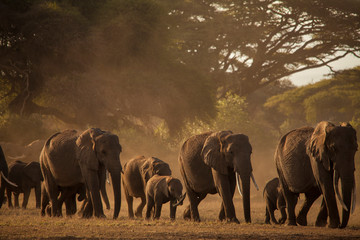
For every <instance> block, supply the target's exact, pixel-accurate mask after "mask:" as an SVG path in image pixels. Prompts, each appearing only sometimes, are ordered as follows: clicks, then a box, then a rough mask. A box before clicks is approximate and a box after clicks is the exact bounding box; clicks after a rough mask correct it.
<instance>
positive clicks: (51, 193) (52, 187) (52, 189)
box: [42, 169, 62, 217]
mask: <svg viewBox="0 0 360 240" xmlns="http://www.w3.org/2000/svg"><path fill="white" fill-rule="evenodd" d="M42 172H43V174H44V186H45V189H46V192H47V194H48V197H49V199H50V202H51V216H54V217H60V216H61V215H62V213H61V209H58V201H57V199H58V196H59V188H58V186H57V184H56V182H55V180H54V178H53V177H52V176H51V174H50V173H49V172H48V170H47V169H42Z"/></svg>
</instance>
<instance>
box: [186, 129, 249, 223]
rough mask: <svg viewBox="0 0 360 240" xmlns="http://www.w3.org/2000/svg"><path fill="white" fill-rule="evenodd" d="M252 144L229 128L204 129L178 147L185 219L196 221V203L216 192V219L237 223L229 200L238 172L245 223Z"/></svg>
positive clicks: (247, 208)
mask: <svg viewBox="0 0 360 240" xmlns="http://www.w3.org/2000/svg"><path fill="white" fill-rule="evenodd" d="M251 152H252V147H251V145H250V142H249V138H248V137H247V136H246V135H243V134H233V133H232V132H230V131H221V132H214V133H213V132H208V133H204V134H200V135H195V136H192V137H190V138H189V139H188V140H186V141H185V143H184V144H183V146H182V147H181V150H180V154H179V163H180V171H181V175H182V177H183V182H184V185H185V189H186V193H187V196H188V199H189V201H190V205H189V206H188V207H187V209H186V210H185V212H184V218H185V219H192V220H193V221H200V216H199V211H198V205H199V203H200V202H201V201H202V200H203V199H204V198H205V197H206V195H207V194H209V193H210V194H215V193H218V194H219V195H220V197H221V199H222V203H221V208H220V213H219V219H220V220H226V221H230V222H235V223H239V221H238V219H237V218H236V215H235V207H234V203H233V201H232V199H233V196H234V191H235V186H236V179H235V172H236V173H238V174H239V175H240V179H241V189H242V194H243V209H244V217H245V221H246V222H248V223H249V222H251V216H250V176H251V174H252V165H251V161H250V156H251Z"/></svg>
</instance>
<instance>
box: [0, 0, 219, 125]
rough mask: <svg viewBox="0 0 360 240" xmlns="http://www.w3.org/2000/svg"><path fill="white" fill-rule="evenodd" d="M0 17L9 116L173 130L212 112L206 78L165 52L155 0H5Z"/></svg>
mask: <svg viewBox="0 0 360 240" xmlns="http://www.w3.org/2000/svg"><path fill="white" fill-rule="evenodd" d="M0 16H1V17H0V18H1V19H0V22H1V23H0V37H1V39H0V54H1V55H2V56H3V58H2V59H1V60H0V73H1V75H0V83H1V86H2V87H1V92H0V93H1V96H0V104H1V105H0V106H1V107H2V109H1V112H2V116H3V117H5V116H8V115H6V114H5V113H8V112H10V113H11V114H17V115H20V116H22V117H24V118H25V117H29V116H30V115H31V114H41V115H51V116H55V117H56V118H57V119H60V120H62V121H64V122H66V123H67V124H71V125H72V126H74V125H75V126H76V127H86V126H88V125H96V126H103V127H106V128H119V127H120V128H126V127H137V128H141V129H143V130H144V131H149V130H151V129H152V128H153V126H154V125H156V124H157V122H159V121H158V119H159V118H160V119H164V120H165V121H166V124H167V126H168V127H169V129H170V130H171V132H174V131H176V130H178V129H179V128H180V127H181V125H182V123H183V122H184V121H185V120H186V119H191V118H194V117H195V116H196V117H200V118H201V117H208V116H209V115H211V114H214V109H215V107H214V104H213V102H214V94H213V91H214V90H213V89H214V87H213V86H212V84H211V83H210V82H209V81H208V78H206V76H203V75H202V74H200V73H198V72H197V71H196V70H194V69H193V68H192V67H189V66H185V65H183V64H180V63H179V62H177V61H175V60H173V58H172V55H171V53H170V52H168V48H167V47H168V45H169V44H168V41H169V38H168V31H167V28H166V24H165V23H166V18H167V11H166V9H165V8H164V6H163V5H162V4H160V3H158V1H149V0H138V1H131V0H122V1H114V0H107V1H73V0H67V1H46V0H38V1H27V0H17V1H15V2H12V1H7V0H2V1H0ZM9 119H10V118H9Z"/></svg>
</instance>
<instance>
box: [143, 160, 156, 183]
mask: <svg viewBox="0 0 360 240" xmlns="http://www.w3.org/2000/svg"><path fill="white" fill-rule="evenodd" d="M152 164H153V159H152V158H148V159H146V161H145V162H144V164H143V165H142V166H141V168H140V172H141V176H142V177H143V180H144V181H145V183H147V182H148V181H149V179H150V178H151V177H152V175H153V174H152V172H153V165H152Z"/></svg>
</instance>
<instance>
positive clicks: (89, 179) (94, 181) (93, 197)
mask: <svg viewBox="0 0 360 240" xmlns="http://www.w3.org/2000/svg"><path fill="white" fill-rule="evenodd" d="M82 174H83V175H84V176H86V177H85V183H86V186H87V191H88V194H87V198H88V205H89V204H90V203H91V205H92V207H91V209H92V210H93V211H94V215H95V217H98V218H102V217H105V214H104V211H103V206H102V201H101V197H100V181H99V175H98V172H97V171H94V170H90V169H85V170H84V171H83V172H82ZM88 205H87V206H86V207H85V211H87V210H90V206H89V207H88ZM88 213H90V212H88ZM84 217H86V216H84ZM90 217H91V216H90Z"/></svg>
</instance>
